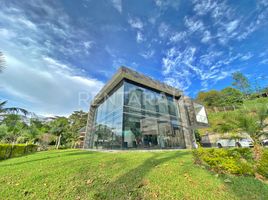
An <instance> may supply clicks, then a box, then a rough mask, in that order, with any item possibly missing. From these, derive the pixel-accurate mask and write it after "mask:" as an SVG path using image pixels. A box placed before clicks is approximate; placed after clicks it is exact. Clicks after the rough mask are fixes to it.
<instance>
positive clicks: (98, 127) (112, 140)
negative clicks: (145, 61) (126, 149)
mask: <svg viewBox="0 0 268 200" xmlns="http://www.w3.org/2000/svg"><path fill="white" fill-rule="evenodd" d="M123 94H124V87H123V85H121V86H120V87H119V88H118V89H115V91H114V92H113V93H112V94H111V95H107V96H106V97H105V98H104V100H103V102H101V103H100V104H99V106H98V108H97V110H96V115H95V119H94V120H95V123H94V124H95V127H94V130H95V131H94V133H93V134H94V139H93V146H94V147H95V148H109V149H113V148H115V149H116V148H121V146H122V124H123V123H122V120H123Z"/></svg>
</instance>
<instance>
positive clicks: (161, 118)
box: [93, 81, 184, 149]
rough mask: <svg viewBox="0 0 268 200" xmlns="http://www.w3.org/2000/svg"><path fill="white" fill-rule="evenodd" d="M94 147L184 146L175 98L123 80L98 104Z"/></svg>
mask: <svg viewBox="0 0 268 200" xmlns="http://www.w3.org/2000/svg"><path fill="white" fill-rule="evenodd" d="M94 124H95V127H94V141H93V146H94V147H95V148H108V149H116V148H176V147H180V146H183V143H184V138H183V132H182V128H181V127H180V115H179V110H178V105H177V103H176V100H175V99H174V98H173V97H172V96H169V95H167V94H164V93H160V92H157V91H153V90H150V89H147V88H145V87H141V86H138V85H136V84H133V83H129V82H127V81H124V82H123V83H122V84H121V86H120V87H118V88H117V89H115V90H114V92H113V93H112V94H111V95H109V96H107V97H106V98H105V99H104V100H103V101H102V102H101V103H100V105H99V106H98V108H97V110H96V115H95V123H94Z"/></svg>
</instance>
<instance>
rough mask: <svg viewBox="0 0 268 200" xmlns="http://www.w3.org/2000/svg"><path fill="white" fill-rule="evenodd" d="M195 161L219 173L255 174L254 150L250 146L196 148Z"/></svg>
mask: <svg viewBox="0 0 268 200" xmlns="http://www.w3.org/2000/svg"><path fill="white" fill-rule="evenodd" d="M194 159H195V163H197V164H201V165H205V166H206V167H208V168H209V169H211V170H213V171H215V172H217V173H230V174H237V175H253V174H254V171H253V159H252V152H251V150H250V149H248V148H241V149H238V148H234V149H204V148H199V149H196V150H194Z"/></svg>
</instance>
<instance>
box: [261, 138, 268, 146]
mask: <svg viewBox="0 0 268 200" xmlns="http://www.w3.org/2000/svg"><path fill="white" fill-rule="evenodd" d="M262 145H263V146H265V147H266V146H268V139H265V140H263V141H262Z"/></svg>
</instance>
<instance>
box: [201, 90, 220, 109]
mask: <svg viewBox="0 0 268 200" xmlns="http://www.w3.org/2000/svg"><path fill="white" fill-rule="evenodd" d="M197 101H199V102H200V103H203V104H205V105H206V106H209V107H211V106H220V105H221V104H222V95H221V93H220V92H219V91H217V90H210V91H208V92H200V93H198V95H197Z"/></svg>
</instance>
